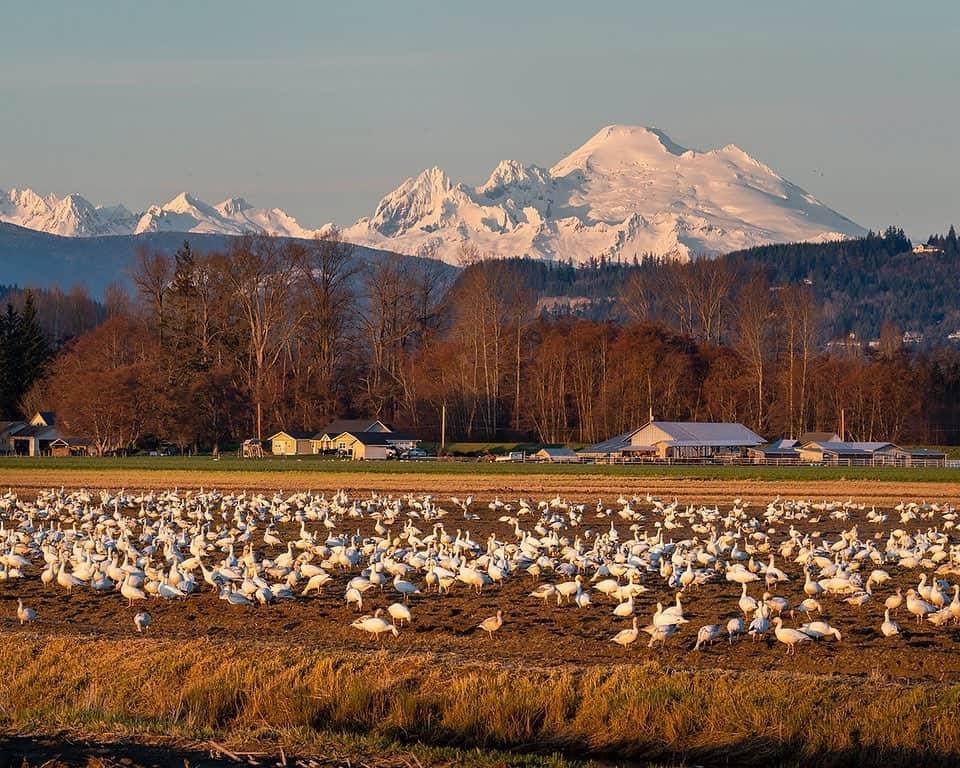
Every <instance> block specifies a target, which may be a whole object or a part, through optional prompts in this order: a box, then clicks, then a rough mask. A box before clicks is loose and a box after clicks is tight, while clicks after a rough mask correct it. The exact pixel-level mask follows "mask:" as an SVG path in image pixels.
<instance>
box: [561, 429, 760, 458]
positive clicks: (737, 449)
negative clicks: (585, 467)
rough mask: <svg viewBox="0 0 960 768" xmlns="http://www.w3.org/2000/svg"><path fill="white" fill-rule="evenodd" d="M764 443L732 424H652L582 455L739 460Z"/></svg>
mask: <svg viewBox="0 0 960 768" xmlns="http://www.w3.org/2000/svg"><path fill="white" fill-rule="evenodd" d="M762 443H763V438H762V437H760V435H758V434H756V433H755V432H753V431H751V430H749V429H747V428H746V427H745V426H743V424H734V423H730V422H698V421H650V422H648V423H647V424H645V425H644V426H642V427H640V428H639V429H635V430H633V431H632V432H625V433H624V434H622V435H617V436H616V437H613V438H610V439H609V440H604V441H603V442H601V443H597V444H596V445H591V446H589V447H587V448H584V449H583V450H581V451H579V452H578V453H579V455H580V456H583V457H584V458H593V459H614V458H659V459H707V458H714V457H718V456H740V455H742V454H743V453H744V452H745V451H746V450H747V449H749V448H754V447H756V446H758V445H761V444H762Z"/></svg>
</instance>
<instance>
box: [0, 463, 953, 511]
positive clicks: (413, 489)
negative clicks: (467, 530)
mask: <svg viewBox="0 0 960 768" xmlns="http://www.w3.org/2000/svg"><path fill="white" fill-rule="evenodd" d="M61 486H66V487H67V488H68V489H70V488H91V489H99V488H113V489H118V488H127V489H163V488H193V489H197V488H207V489H212V488H216V489H221V490H229V491H239V490H243V489H246V490H251V491H270V492H273V491H276V490H278V489H279V490H282V491H298V490H299V491H305V490H312V491H317V492H323V491H326V492H330V491H336V490H345V491H348V492H351V493H367V492H370V491H376V492H381V493H429V494H433V495H436V496H438V497H440V498H443V497H445V496H448V495H450V494H458V495H463V494H468V493H472V494H474V495H475V496H477V497H478V498H479V497H484V496H485V497H492V496H495V495H500V496H503V497H505V498H519V497H521V496H522V497H526V498H532V499H542V498H552V497H553V496H555V495H557V494H559V495H561V496H575V497H576V498H577V499H578V500H581V501H596V499H597V498H600V497H608V498H609V497H610V496H611V494H612V495H613V496H614V497H616V496H618V495H619V494H621V493H623V494H627V495H630V494H638V495H645V494H647V493H652V494H654V495H656V496H660V497H662V498H667V499H669V498H673V497H674V496H676V497H679V498H681V499H684V500H686V501H689V502H696V503H701V502H702V503H709V504H713V503H729V502H730V501H731V500H732V499H734V498H736V497H740V498H743V499H747V500H749V501H751V502H754V503H764V504H765V503H767V502H768V501H770V500H771V499H773V498H774V497H775V496H781V497H782V498H789V499H812V500H823V499H839V500H843V499H851V498H852V499H854V500H856V501H858V502H861V503H864V504H869V505H876V506H878V507H880V506H886V507H892V506H894V505H896V504H897V503H899V502H900V501H902V500H905V499H916V500H920V499H927V500H934V499H947V500H951V499H952V500H960V471H958V473H957V480H956V481H955V482H952V481H948V482H931V481H901V480H890V481H878V480H857V479H852V480H846V479H839V480H824V479H812V480H766V479H746V480H727V479H723V480H700V479H690V478H684V477H672V476H669V475H666V476H643V477H630V476H617V475H606V474H589V473H577V474H563V473H557V474H550V475H535V474H526V473H523V472H517V473H516V474H504V473H501V472H497V473H490V474H485V473H483V472H482V471H481V472H478V473H475V474H468V475H443V474H417V473H415V472H403V473H395V474H391V473H380V472H376V473H373V472H363V471H356V472H344V471H341V472H336V473H326V472H322V471H303V472H300V471H296V470H291V471H283V472H269V471H248V472H245V471H229V472H224V471H217V470H215V469H212V470H207V469H202V470H162V469H151V470H139V471H138V470H130V469H117V468H107V469H96V468H89V469H87V468H83V469H71V470H70V471H69V472H63V473H58V472H56V471H54V470H50V469H33V468H29V467H16V468H7V467H4V468H0V488H3V487H10V488H13V489H15V490H18V491H21V492H23V491H36V490H40V489H44V488H51V487H57V488H59V487H61Z"/></svg>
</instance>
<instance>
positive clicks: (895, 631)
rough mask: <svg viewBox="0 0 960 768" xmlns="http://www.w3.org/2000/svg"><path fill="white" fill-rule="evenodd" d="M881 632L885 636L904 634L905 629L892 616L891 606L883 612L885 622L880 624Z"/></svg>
mask: <svg viewBox="0 0 960 768" xmlns="http://www.w3.org/2000/svg"><path fill="white" fill-rule="evenodd" d="M880 632H881V634H883V636H884V637H893V636H895V635H900V634H903V630H901V629H900V625H899V624H897V622H895V621H894V620H893V619H891V618H890V609H889V608H887V609H886V610H884V612H883V624H881V625H880Z"/></svg>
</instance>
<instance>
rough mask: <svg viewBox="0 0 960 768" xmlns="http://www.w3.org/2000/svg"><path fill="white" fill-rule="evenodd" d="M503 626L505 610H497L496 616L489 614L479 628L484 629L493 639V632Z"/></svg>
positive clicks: (478, 625)
mask: <svg viewBox="0 0 960 768" xmlns="http://www.w3.org/2000/svg"><path fill="white" fill-rule="evenodd" d="M502 626H503V611H497V615H496V616H489V617H487V618H486V619H484V620H483V621H481V622H480V623H479V624H477V629H482V630H483V631H484V632H486V633H487V635H488V636H489V637H490V639H491V640H493V633H494V632H496V631H497V630H498V629H500V627H502Z"/></svg>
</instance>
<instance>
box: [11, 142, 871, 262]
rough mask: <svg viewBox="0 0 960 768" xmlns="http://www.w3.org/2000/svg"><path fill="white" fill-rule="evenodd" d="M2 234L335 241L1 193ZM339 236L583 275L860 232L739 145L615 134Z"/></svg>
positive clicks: (207, 209)
mask: <svg viewBox="0 0 960 768" xmlns="http://www.w3.org/2000/svg"><path fill="white" fill-rule="evenodd" d="M0 222H7V223H10V224H15V225H18V226H20V227H25V228H27V229H33V230H37V231H40V232H45V233H48V234H56V235H61V236H64V237H67V238H100V237H103V236H111V235H113V236H130V235H146V234H151V233H158V234H159V233H181V234H182V233H191V234H194V233H199V234H214V235H239V234H243V233H248V232H264V233H268V234H273V235H280V236H285V237H297V238H303V237H312V236H314V235H316V234H319V235H321V236H322V235H323V234H324V233H326V232H328V231H329V230H330V228H331V225H329V224H328V225H326V226H324V227H320V228H319V229H310V228H305V227H303V226H301V225H300V224H299V223H298V222H297V221H296V219H294V218H293V217H292V216H289V215H288V214H286V213H284V212H283V211H282V210H280V209H278V208H270V209H268V208H255V207H254V206H252V205H250V204H249V203H247V202H246V201H245V200H243V199H242V198H231V199H228V200H224V201H223V202H222V203H219V204H217V205H209V204H207V203H204V202H203V201H201V200H198V199H196V198H195V197H193V196H191V195H189V194H187V193H182V194H180V195H178V196H177V197H175V198H174V199H173V200H170V201H169V202H167V203H165V204H162V205H154V206H151V207H149V208H148V209H147V210H146V211H143V212H141V213H133V212H131V211H130V210H129V209H128V208H126V207H125V206H123V205H116V206H95V205H93V204H91V203H90V202H89V201H87V200H86V199H84V198H83V197H81V196H80V195H76V194H71V195H67V196H66V197H64V198H62V199H61V198H57V197H55V196H52V195H48V196H45V197H44V196H41V195H39V194H37V193H35V192H33V191H32V190H29V189H26V190H16V189H14V190H10V191H8V192H4V191H2V190H0ZM343 233H344V236H345V238H346V239H347V240H349V241H351V242H354V243H358V244H361V245H366V246H370V247H374V248H380V249H385V250H390V251H395V252H398V253H407V254H424V255H429V256H433V257H436V258H441V259H443V260H444V261H448V262H456V261H457V260H458V258H459V256H460V253H461V251H462V249H463V247H464V246H473V247H475V248H476V249H477V250H478V251H480V252H481V253H483V254H492V255H495V256H500V257H510V256H521V257H524V256H525V257H531V258H537V259H546V260H563V261H573V262H574V263H584V262H586V261H589V260H590V259H591V258H595V257H600V256H603V257H605V258H608V259H611V260H622V261H631V260H633V258H635V257H636V258H641V257H643V256H644V255H647V254H656V255H661V256H674V257H677V258H681V259H685V258H688V257H690V256H692V255H696V254H704V255H715V254H719V253H725V252H729V251H733V250H737V249H742V248H748V247H752V246H757V245H762V244H766V243H781V242H797V241H813V242H822V241H828V240H836V239H841V238H845V237H857V236H861V235H863V234H865V230H864V229H863V228H862V227H861V226H859V225H858V224H856V223H854V222H852V221H850V220H849V219H847V218H846V217H844V216H842V215H840V214H839V213H837V212H836V211H833V210H831V209H830V208H828V207H827V206H825V205H823V204H822V203H821V202H819V201H818V200H817V199H816V198H814V197H813V196H811V195H810V194H808V193H807V192H805V191H804V190H802V189H800V187H798V186H796V185H795V184H792V183H791V182H789V181H787V180H785V179H783V178H782V177H780V176H779V175H777V174H776V173H775V172H774V171H773V170H771V169H770V168H768V167H767V166H765V165H763V164H762V163H760V162H758V161H756V160H754V159H753V158H751V157H750V156H749V155H748V154H746V153H745V152H744V151H743V150H741V149H739V148H737V147H736V146H734V145H732V144H731V145H728V146H725V147H723V148H722V149H717V150H711V151H709V152H696V151H693V150H690V149H686V148H684V147H681V146H679V145H678V144H676V143H675V142H674V141H672V140H671V139H670V138H669V137H668V136H667V135H666V134H665V133H663V131H660V130H658V129H655V128H640V127H634V126H623V125H613V126H608V127H606V128H604V129H603V130H601V131H600V132H599V133H597V134H596V135H595V136H593V137H592V138H591V139H590V140H589V141H588V142H587V143H586V144H584V145H583V146H581V147H580V148H579V149H577V150H576V151H574V152H573V153H571V154H570V155H568V156H567V157H565V158H564V159H562V160H561V161H560V162H558V163H557V164H556V165H554V166H553V167H552V168H550V169H545V168H540V167H538V166H534V165H524V164H522V163H519V162H516V161H513V160H505V161H503V162H501V163H500V164H499V165H498V166H497V167H496V168H495V169H494V171H493V173H492V174H491V176H490V178H489V179H488V180H487V181H486V182H484V183H483V184H481V185H480V186H478V187H469V186H466V185H464V184H461V183H454V182H453V181H452V180H451V179H450V178H449V177H448V176H447V175H446V174H445V173H444V172H443V171H441V170H440V169H439V168H430V169H428V170H426V171H424V172H423V173H421V174H420V175H419V176H416V177H414V178H410V179H407V180H406V181H405V182H404V183H403V184H401V185H400V186H399V187H397V189H395V190H394V191H393V192H391V193H390V194H389V195H387V196H386V197H384V198H383V199H382V200H381V201H380V203H379V205H377V208H376V210H375V211H374V214H373V216H371V217H367V218H362V219H360V220H359V221H358V222H356V223H355V224H353V225H352V226H348V227H346V228H344V229H343ZM178 239H182V238H178ZM0 279H2V276H0Z"/></svg>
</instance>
